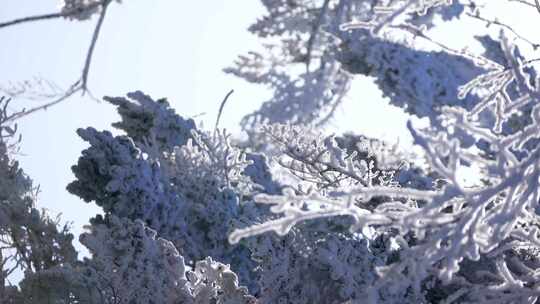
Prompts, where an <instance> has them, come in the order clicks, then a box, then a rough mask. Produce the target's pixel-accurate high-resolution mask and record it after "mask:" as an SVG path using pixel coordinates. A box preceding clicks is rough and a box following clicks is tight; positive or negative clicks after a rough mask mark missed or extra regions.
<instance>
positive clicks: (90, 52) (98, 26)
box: [81, 0, 112, 94]
mask: <svg viewBox="0 0 540 304" xmlns="http://www.w3.org/2000/svg"><path fill="white" fill-rule="evenodd" d="M111 1H112V0H105V1H103V3H102V7H101V13H100V15H99V19H98V22H97V23H96V27H95V28H94V33H93V34H92V40H91V41H90V47H89V48H88V53H86V60H85V62H84V68H83V72H82V77H81V87H82V90H83V94H84V92H86V91H87V90H88V73H89V71H90V65H91V63H92V57H93V55H94V49H95V47H96V42H97V40H98V38H99V33H100V31H101V26H102V25H103V21H104V20H105V15H106V14H107V8H108V6H109V4H110V3H111Z"/></svg>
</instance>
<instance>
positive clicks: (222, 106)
mask: <svg viewBox="0 0 540 304" xmlns="http://www.w3.org/2000/svg"><path fill="white" fill-rule="evenodd" d="M233 92H234V90H230V91H229V93H227V95H225V98H223V101H222V102H221V105H220V106H219V112H218V116H217V118H216V126H215V127H214V131H216V130H217V128H218V125H219V119H220V118H221V113H222V112H223V108H224V107H225V103H227V100H228V99H229V96H231V94H232V93H233Z"/></svg>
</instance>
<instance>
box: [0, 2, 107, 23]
mask: <svg viewBox="0 0 540 304" xmlns="http://www.w3.org/2000/svg"><path fill="white" fill-rule="evenodd" d="M107 2H109V1H107ZM103 4H104V3H103ZM100 5H102V3H101V2H96V3H92V4H90V5H88V6H87V7H85V10H92V9H94V8H96V7H98V6H100ZM80 13H81V11H80V10H77V9H73V10H70V11H67V12H59V13H51V14H43V15H35V16H29V17H23V18H18V19H14V20H10V21H5V22H2V23H0V28H4V27H8V26H13V25H18V24H23V23H27V22H34V21H43V20H49V19H56V18H62V17H69V16H73V15H78V14H80Z"/></svg>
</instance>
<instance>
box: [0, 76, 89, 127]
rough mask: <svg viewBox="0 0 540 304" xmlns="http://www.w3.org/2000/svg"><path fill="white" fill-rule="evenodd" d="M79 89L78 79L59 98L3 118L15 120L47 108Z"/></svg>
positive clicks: (10, 120) (7, 120) (80, 87)
mask: <svg viewBox="0 0 540 304" xmlns="http://www.w3.org/2000/svg"><path fill="white" fill-rule="evenodd" d="M81 90H82V86H81V83H80V81H77V82H75V83H74V84H73V85H72V86H71V87H70V88H69V89H68V90H67V91H66V93H65V94H64V95H62V96H61V97H59V98H57V99H55V100H53V101H51V102H48V103H46V104H43V105H40V106H37V107H34V108H31V109H28V110H22V111H20V112H17V113H14V114H12V115H10V116H9V117H8V118H7V119H6V120H5V122H13V121H15V120H17V119H19V118H21V117H24V116H26V115H29V114H32V113H34V112H37V111H41V110H47V109H48V108H50V107H52V106H55V105H57V104H59V103H61V102H62V101H64V100H66V99H68V98H69V97H71V96H73V94H75V93H77V92H79V91H81Z"/></svg>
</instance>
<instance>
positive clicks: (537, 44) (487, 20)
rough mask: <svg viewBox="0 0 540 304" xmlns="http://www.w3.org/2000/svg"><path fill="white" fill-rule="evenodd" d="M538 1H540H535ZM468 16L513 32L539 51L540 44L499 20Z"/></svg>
mask: <svg viewBox="0 0 540 304" xmlns="http://www.w3.org/2000/svg"><path fill="white" fill-rule="evenodd" d="M535 1H537V3H538V1H540V0H535ZM467 16H469V17H471V18H473V19H478V20H480V21H484V22H486V23H487V25H488V26H489V25H491V24H495V25H498V26H500V27H502V28H505V29H507V30H509V31H510V32H512V33H513V34H514V35H516V37H517V38H518V39H520V40H522V41H524V42H526V43H528V44H530V45H531V46H532V48H533V49H535V50H536V49H538V47H540V44H539V43H534V42H532V41H530V40H529V39H527V38H525V37H524V36H522V35H520V34H519V33H518V32H516V31H515V30H514V29H513V28H512V27H511V26H509V25H508V24H505V23H502V22H500V21H498V20H490V19H487V18H484V17H481V16H480V15H478V14H471V13H467Z"/></svg>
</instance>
